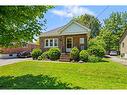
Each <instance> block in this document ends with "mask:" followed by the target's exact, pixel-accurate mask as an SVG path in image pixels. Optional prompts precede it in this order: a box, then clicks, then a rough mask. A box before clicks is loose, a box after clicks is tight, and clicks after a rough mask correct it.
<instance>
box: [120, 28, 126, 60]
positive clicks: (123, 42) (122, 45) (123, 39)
mask: <svg viewBox="0 0 127 95" xmlns="http://www.w3.org/2000/svg"><path fill="white" fill-rule="evenodd" d="M120 54H121V57H123V58H127V30H126V31H125V32H124V33H123V35H122V37H121V39H120Z"/></svg>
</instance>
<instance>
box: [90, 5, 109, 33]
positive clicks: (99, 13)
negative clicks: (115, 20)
mask: <svg viewBox="0 0 127 95" xmlns="http://www.w3.org/2000/svg"><path fill="white" fill-rule="evenodd" d="M108 8H109V6H107V7H105V8H104V9H103V10H102V11H101V12H100V13H99V14H98V15H97V17H96V18H98V17H99V16H100V15H102V14H103V13H104V12H105V11H106V9H108ZM93 20H94V19H93ZM93 20H91V21H90V23H89V25H90V24H91V23H92V21H93ZM92 30H93V27H92V28H91V31H92ZM95 35H96V34H95Z"/></svg>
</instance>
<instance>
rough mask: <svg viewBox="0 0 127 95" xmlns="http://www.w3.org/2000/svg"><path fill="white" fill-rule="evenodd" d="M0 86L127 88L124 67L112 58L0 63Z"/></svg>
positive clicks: (6, 87)
mask: <svg viewBox="0 0 127 95" xmlns="http://www.w3.org/2000/svg"><path fill="white" fill-rule="evenodd" d="M0 88H1V89H12V88H24V89H26V88H29V89H39V88H40V89H127V67H125V66H123V65H121V64H118V63H115V62H111V61H109V62H99V63H87V64H79V63H58V62H56V63H54V62H52V63H51V62H40V61H24V62H18V63H16V64H10V65H6V66H1V67H0Z"/></svg>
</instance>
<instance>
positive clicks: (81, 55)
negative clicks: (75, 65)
mask: <svg viewBox="0 0 127 95" xmlns="http://www.w3.org/2000/svg"><path fill="white" fill-rule="evenodd" d="M88 57H89V53H88V52H87V50H82V51H81V52H80V53H79V58H80V60H82V61H85V62H87V61H88Z"/></svg>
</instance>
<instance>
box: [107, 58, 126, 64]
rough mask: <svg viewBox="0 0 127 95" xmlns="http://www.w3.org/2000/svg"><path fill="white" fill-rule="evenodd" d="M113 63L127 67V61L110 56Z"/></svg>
mask: <svg viewBox="0 0 127 95" xmlns="http://www.w3.org/2000/svg"><path fill="white" fill-rule="evenodd" d="M109 57H110V58H111V60H112V61H114V62H118V63H121V64H123V65H127V59H123V58H119V57H118V56H109Z"/></svg>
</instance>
